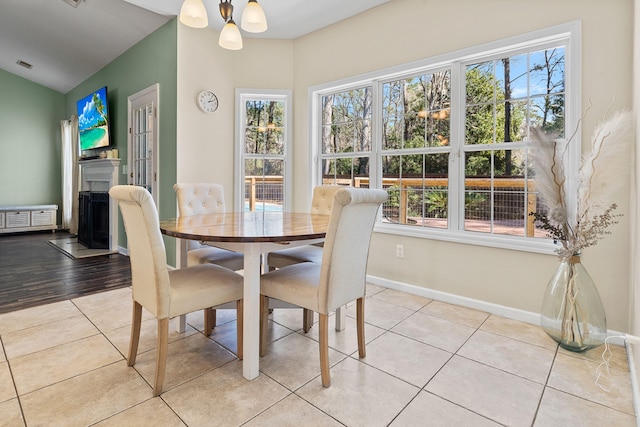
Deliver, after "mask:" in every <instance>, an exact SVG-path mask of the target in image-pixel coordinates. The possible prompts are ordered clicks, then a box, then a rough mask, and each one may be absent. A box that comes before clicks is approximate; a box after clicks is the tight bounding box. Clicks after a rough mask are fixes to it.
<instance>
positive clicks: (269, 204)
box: [244, 159, 284, 212]
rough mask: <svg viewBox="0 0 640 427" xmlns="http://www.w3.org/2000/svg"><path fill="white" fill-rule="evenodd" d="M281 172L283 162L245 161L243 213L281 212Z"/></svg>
mask: <svg viewBox="0 0 640 427" xmlns="http://www.w3.org/2000/svg"><path fill="white" fill-rule="evenodd" d="M283 170H284V161H283V160H273V159H246V160H245V191H244V193H245V203H244V210H245V211H255V210H258V211H276V212H281V211H282V210H283V207H284V193H283V191H284V179H283Z"/></svg>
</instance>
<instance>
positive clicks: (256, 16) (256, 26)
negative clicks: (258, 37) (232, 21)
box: [240, 0, 267, 33]
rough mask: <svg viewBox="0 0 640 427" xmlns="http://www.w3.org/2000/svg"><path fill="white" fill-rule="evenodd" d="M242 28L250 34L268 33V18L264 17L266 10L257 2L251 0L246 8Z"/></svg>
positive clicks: (243, 13)
mask: <svg viewBox="0 0 640 427" xmlns="http://www.w3.org/2000/svg"><path fill="white" fill-rule="evenodd" d="M240 26H241V27H242V29H243V30H245V31H248V32H250V33H262V32H263V31H267V17H266V16H264V10H262V7H261V6H260V5H259V4H258V2H257V1H256V0H249V2H248V3H247V6H245V8H244V11H243V12H242V21H241V23H240Z"/></svg>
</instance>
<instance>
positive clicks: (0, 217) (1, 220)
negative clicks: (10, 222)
mask: <svg viewBox="0 0 640 427" xmlns="http://www.w3.org/2000/svg"><path fill="white" fill-rule="evenodd" d="M0 228H4V212H0Z"/></svg>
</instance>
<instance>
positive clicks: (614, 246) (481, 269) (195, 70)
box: [176, 0, 633, 331]
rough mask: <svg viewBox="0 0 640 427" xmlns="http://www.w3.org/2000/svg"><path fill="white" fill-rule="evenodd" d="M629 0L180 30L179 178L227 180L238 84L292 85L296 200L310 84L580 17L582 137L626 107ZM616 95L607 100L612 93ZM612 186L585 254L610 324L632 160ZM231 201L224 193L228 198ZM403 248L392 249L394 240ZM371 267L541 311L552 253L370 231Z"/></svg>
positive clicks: (400, 6) (618, 307)
mask: <svg viewBox="0 0 640 427" xmlns="http://www.w3.org/2000/svg"><path fill="white" fill-rule="evenodd" d="M632 12H633V0H616V1H607V2H603V1H600V0H562V1H557V0H536V1H535V2H531V1H528V0H511V1H508V2H507V1H504V0H485V1H482V2H478V1H476V0H451V1H433V0H394V1H392V2H390V3H388V4H386V5H382V6H379V7H377V8H374V9H372V10H369V11H367V12H365V13H363V14H360V15H358V16H355V17H353V18H350V19H347V20H344V21H342V22H340V23H337V24H335V25H332V26H330V27H328V28H325V29H322V30H320V31H317V32H315V33H312V34H310V35H308V36H305V37H302V38H300V39H297V40H295V41H294V42H288V41H275V40H256V39H253V40H251V39H246V38H245V48H244V49H243V50H242V51H239V52H228V51H224V50H222V49H220V48H219V47H218V46H217V33H216V32H215V31H214V30H193V29H189V28H186V27H184V26H182V25H180V26H179V30H178V49H179V54H178V60H179V64H178V78H179V82H178V125H177V126H178V128H177V137H178V153H177V159H176V160H177V162H178V180H181V181H196V180H197V181H201V180H206V181H215V182H220V183H222V184H223V185H224V186H225V188H226V189H227V190H226V194H225V195H226V196H227V198H228V199H229V198H230V197H231V192H230V189H231V186H232V183H233V108H234V107H233V102H234V100H233V96H234V95H233V91H234V89H235V88H236V87H259V88H276V89H293V91H294V141H293V156H294V166H293V173H294V186H293V196H294V197H293V200H294V209H306V207H307V206H308V203H309V195H308V194H307V190H308V188H309V186H310V183H309V174H308V155H309V151H308V149H309V145H308V139H309V138H308V137H309V133H308V132H309V129H308V112H307V108H308V92H307V91H308V88H309V87H311V86H315V85H318V84H321V83H326V82H330V81H334V80H338V79H343V78H347V77H350V76H354V75H359V74H363V73H367V72H370V71H375V70H379V69H383V68H387V67H391V66H396V65H400V64H402V63H406V62H410V61H414V60H420V59H424V58H428V57H430V56H434V55H437V54H441V53H444V52H449V51H453V50H458V49H463V48H466V47H469V46H473V45H477V44H480V43H486V42H490V41H493V40H497V39H501V38H505V37H509V36H513V35H517V34H521V33H525V32H528V31H533V30H538V29H541V28H546V27H550V26H553V25H557V24H561V23H565V22H569V21H574V20H581V21H582V31H583V52H582V57H583V64H582V82H583V92H582V99H583V103H584V106H586V104H587V103H588V101H589V100H591V102H592V103H593V108H592V109H591V112H590V113H589V116H588V117H587V118H586V119H585V121H584V127H583V130H584V132H583V134H584V135H586V136H587V139H588V137H589V136H590V135H591V132H592V131H593V129H594V127H595V125H596V123H597V122H598V121H599V120H600V119H601V118H602V117H603V115H604V112H605V110H606V109H607V107H608V106H609V105H610V104H612V106H611V108H612V109H619V108H624V107H631V105H632V84H631V82H632V51H633V46H632V40H633V38H632V37H633V36H632V32H633V13H632ZM204 88H210V89H212V90H214V92H216V93H217V94H218V98H219V100H220V102H221V107H220V109H219V111H218V112H216V113H214V114H213V115H204V114H202V113H200V112H199V110H197V107H196V105H195V102H194V98H195V95H196V93H197V92H198V91H199V90H201V89H204ZM614 96H615V101H613V103H612V99H613V98H614ZM612 167H614V168H617V169H619V170H620V179H621V180H623V181H624V182H625V184H626V185H624V186H623V187H624V188H623V189H622V190H620V191H619V192H617V193H616V194H613V195H612V199H613V201H615V202H616V203H618V205H619V206H620V208H619V212H620V213H623V214H624V217H622V218H621V221H620V223H619V224H618V225H616V226H615V227H614V228H612V232H613V235H611V236H607V238H606V239H605V240H604V241H603V242H601V243H600V244H599V245H598V246H596V247H594V248H589V249H587V250H586V251H585V253H584V255H583V263H584V265H585V266H586V267H587V269H588V270H589V272H590V273H591V274H592V276H593V278H594V280H595V282H596V284H597V286H598V289H599V291H600V294H601V296H602V299H603V302H604V305H605V309H606V311H607V316H608V320H609V328H610V329H614V330H620V331H627V330H629V308H628V305H629V303H628V298H629V293H630V268H631V264H630V262H631V257H630V253H631V240H630V230H631V228H630V224H631V211H630V197H629V194H630V191H631V188H630V186H629V185H628V182H629V180H630V178H629V171H630V168H629V167H628V166H626V165H612ZM230 202H231V200H230V199H229V200H228V203H230ZM398 243H401V244H403V245H404V246H405V258H404V259H397V258H395V245H396V244H398ZM370 254H371V255H370V263H369V271H368V272H369V274H371V275H373V276H378V277H382V278H385V279H388V280H392V281H397V282H404V283H407V284H411V285H416V286H419V287H423V288H430V289H435V290H438V291H442V292H447V293H452V294H456V295H460V296H465V297H469V298H476V299H480V300H482V301H487V302H490V303H494V304H500V305H505V306H509V307H513V308H516V309H520V310H526V311H531V312H539V309H540V304H541V301H542V293H543V291H544V288H545V286H546V283H547V281H548V279H549V278H550V277H551V275H552V273H553V272H554V270H555V268H556V266H557V260H556V259H555V257H553V256H548V255H539V254H531V253H527V252H517V251H507V250H498V249H490V248H484V247H480V246H469V245H462V244H453V243H447V242H438V241H431V240H426V239H416V238H407V237H395V236H390V235H383V234H376V235H374V238H373V241H372V247H371V252H370Z"/></svg>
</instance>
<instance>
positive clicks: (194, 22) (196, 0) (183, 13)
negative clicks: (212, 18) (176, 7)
mask: <svg viewBox="0 0 640 427" xmlns="http://www.w3.org/2000/svg"><path fill="white" fill-rule="evenodd" d="M180 22H182V23H183V24H184V25H186V26H188V27H193V28H205V27H206V26H207V25H209V18H208V17H207V9H205V8H204V3H202V0H184V3H182V8H181V9H180Z"/></svg>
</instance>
